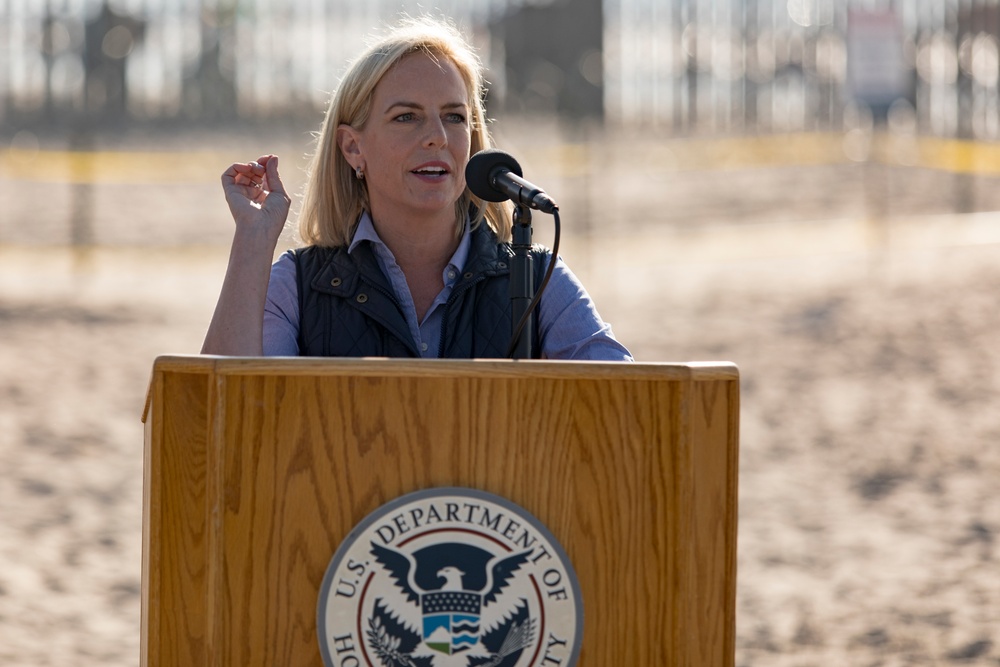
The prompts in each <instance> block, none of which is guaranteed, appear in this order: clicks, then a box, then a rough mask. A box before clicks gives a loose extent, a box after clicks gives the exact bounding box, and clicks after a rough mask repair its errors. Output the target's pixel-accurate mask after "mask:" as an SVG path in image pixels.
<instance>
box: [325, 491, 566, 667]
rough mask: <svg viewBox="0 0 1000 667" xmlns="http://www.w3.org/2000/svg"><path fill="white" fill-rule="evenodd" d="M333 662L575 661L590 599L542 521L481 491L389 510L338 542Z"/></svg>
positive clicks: (442, 666)
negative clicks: (584, 595) (583, 595)
mask: <svg viewBox="0 0 1000 667" xmlns="http://www.w3.org/2000/svg"><path fill="white" fill-rule="evenodd" d="M316 612H317V617H316V626H317V638H318V639H319V644H320V652H321V653H322V656H323V663H324V665H325V667H528V665H560V667H574V666H575V665H576V662H577V660H578V658H579V654H580V646H581V640H582V636H583V603H582V598H581V593H580V584H579V582H578V581H577V578H576V573H575V571H574V570H573V567H572V564H571V563H570V562H569V559H568V557H567V555H566V552H565V551H564V550H563V548H562V546H560V544H559V543H558V542H557V541H556V539H555V537H554V536H553V535H552V534H551V533H550V532H549V531H548V529H547V528H546V527H545V526H544V525H543V524H542V523H541V522H540V521H538V519H537V518H535V517H534V516H532V515H531V514H530V513H528V512H527V511H526V510H525V509H524V508H522V507H519V506H518V505H515V504H514V503H512V502H510V501H509V500H507V499H505V498H502V497H500V496H496V495H493V494H490V493H486V492H484V491H480V490H476V489H467V488H459V487H448V488H439V489H424V490H421V491H415V492H413V493H410V494H407V495H405V496H400V497H399V498H396V499H395V500H391V501H389V502H388V503H386V504H384V505H382V506H381V507H379V508H378V509H376V510H375V511H374V512H372V513H371V514H369V515H368V516H366V517H365V518H364V519H363V520H362V521H361V522H360V523H359V524H357V525H356V526H355V528H354V530H352V531H351V532H350V534H348V535H347V536H346V537H345V539H344V541H343V542H342V543H341V544H340V546H339V547H338V548H337V551H336V553H335V554H334V555H333V559H332V560H331V561H330V565H329V567H328V568H327V571H326V576H325V577H324V578H323V584H322V587H321V589H320V592H319V599H318V603H317V609H316Z"/></svg>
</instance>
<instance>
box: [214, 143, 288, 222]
mask: <svg viewBox="0 0 1000 667" xmlns="http://www.w3.org/2000/svg"><path fill="white" fill-rule="evenodd" d="M222 189H223V191H224V192H225V195H226V203H228V204H229V211H230V212H231V213H232V216H233V220H235V221H236V225H237V227H238V228H243V229H248V230H249V229H256V230H257V231H262V232H266V233H267V234H268V236H269V237H271V238H273V239H274V240H275V241H277V238H278V236H279V235H280V234H281V230H282V229H283V228H284V226H285V221H286V220H287V219H288V210H289V207H290V206H291V203H292V200H291V198H289V196H288V194H287V193H286V192H285V187H284V185H283V184H282V183H281V177H280V176H279V175H278V156H277V155H262V156H261V157H259V158H257V161H256V162H236V163H234V164H232V165H231V166H230V167H229V169H226V171H225V172H224V173H223V174H222Z"/></svg>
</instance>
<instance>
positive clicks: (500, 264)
mask: <svg viewBox="0 0 1000 667" xmlns="http://www.w3.org/2000/svg"><path fill="white" fill-rule="evenodd" d="M497 266H499V267H500V268H501V269H506V268H507V262H497Z"/></svg>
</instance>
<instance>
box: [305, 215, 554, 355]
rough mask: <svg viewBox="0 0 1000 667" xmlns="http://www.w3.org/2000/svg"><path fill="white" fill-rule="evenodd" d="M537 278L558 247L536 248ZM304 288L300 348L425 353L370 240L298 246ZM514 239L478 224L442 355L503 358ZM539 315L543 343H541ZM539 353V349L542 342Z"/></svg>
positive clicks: (445, 324)
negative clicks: (508, 240)
mask: <svg viewBox="0 0 1000 667" xmlns="http://www.w3.org/2000/svg"><path fill="white" fill-rule="evenodd" d="M531 254H532V264H533V267H534V270H535V286H536V288H537V286H538V285H540V284H541V279H542V275H543V274H544V270H545V268H546V266H547V261H548V257H550V256H551V253H550V252H549V251H548V250H547V249H546V248H543V247H541V246H534V247H533V248H532V251H531ZM294 255H295V261H296V268H297V277H298V290H299V354H300V355H302V356H317V357H419V356H420V353H419V352H418V351H417V346H416V343H415V342H414V341H413V337H412V336H411V335H410V330H409V327H407V325H406V319H405V317H404V316H403V311H402V308H400V306H399V303H398V301H397V300H396V295H395V293H394V292H393V289H392V286H391V285H390V284H389V280H388V279H387V278H386V277H385V276H384V275H383V274H382V271H381V269H380V268H379V265H378V260H377V259H376V257H375V253H374V252H373V251H372V249H371V246H370V245H369V244H368V243H361V244H359V245H358V247H357V248H355V249H354V252H352V253H350V254H348V252H347V248H345V247H337V248H320V247H317V246H309V247H306V248H299V249H298V250H296V251H295V253H294ZM512 256H513V251H512V249H511V246H510V244H508V243H499V242H498V241H497V238H496V235H495V234H494V233H493V231H492V230H491V229H490V228H489V226H488V225H486V224H481V225H479V226H478V227H476V229H475V230H473V232H472V247H471V249H470V252H469V259H468V261H467V263H466V266H465V269H464V271H463V275H462V277H461V278H460V279H459V280H458V281H457V282H456V283H455V285H454V287H453V288H452V292H451V296H450V297H449V298H448V301H447V303H446V304H445V311H444V318H443V321H442V326H441V347H440V348H439V350H438V355H437V356H438V357H442V358H451V359H472V358H479V359H483V358H502V357H504V356H505V353H506V352H507V346H508V344H509V342H510V334H511V316H510V294H509V285H510V279H509V278H510V259H511V257H512ZM537 321H538V318H537V316H536V318H535V337H534V339H535V341H536V345H535V347H536V348H537V347H538V340H539V338H538V328H537V326H538V325H537ZM532 356H535V357H537V356H539V353H538V350H534V351H533V355H532Z"/></svg>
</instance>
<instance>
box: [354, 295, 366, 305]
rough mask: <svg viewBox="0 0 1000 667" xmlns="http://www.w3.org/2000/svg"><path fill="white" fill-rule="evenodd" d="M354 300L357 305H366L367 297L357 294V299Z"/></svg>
mask: <svg viewBox="0 0 1000 667" xmlns="http://www.w3.org/2000/svg"><path fill="white" fill-rule="evenodd" d="M355 300H356V301H357V302H358V303H366V302H367V301H368V295H367V294H359V295H358V296H357V299H355Z"/></svg>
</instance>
